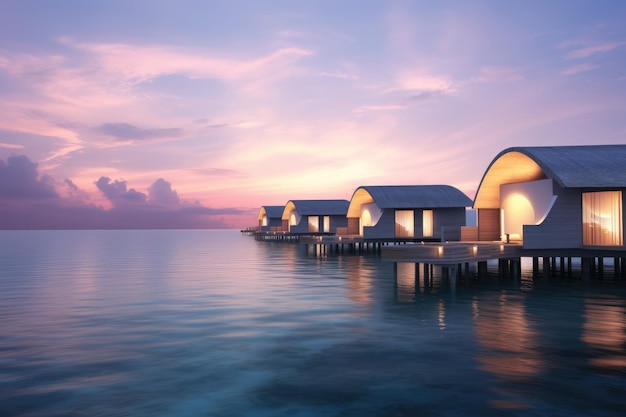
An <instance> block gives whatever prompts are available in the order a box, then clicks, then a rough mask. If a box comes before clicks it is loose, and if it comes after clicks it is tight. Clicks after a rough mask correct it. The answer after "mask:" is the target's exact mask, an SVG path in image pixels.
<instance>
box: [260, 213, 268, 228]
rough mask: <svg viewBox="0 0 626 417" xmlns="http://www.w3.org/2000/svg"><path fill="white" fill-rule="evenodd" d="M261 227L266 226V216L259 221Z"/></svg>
mask: <svg viewBox="0 0 626 417" xmlns="http://www.w3.org/2000/svg"><path fill="white" fill-rule="evenodd" d="M261 226H267V215H265V214H264V215H263V219H261Z"/></svg>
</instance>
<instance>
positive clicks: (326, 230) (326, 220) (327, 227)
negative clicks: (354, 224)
mask: <svg viewBox="0 0 626 417" xmlns="http://www.w3.org/2000/svg"><path fill="white" fill-rule="evenodd" d="M324 233H330V216H324Z"/></svg>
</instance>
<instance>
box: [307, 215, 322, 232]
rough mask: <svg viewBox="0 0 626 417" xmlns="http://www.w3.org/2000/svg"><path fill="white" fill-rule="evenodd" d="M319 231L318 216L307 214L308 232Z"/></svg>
mask: <svg viewBox="0 0 626 417" xmlns="http://www.w3.org/2000/svg"><path fill="white" fill-rule="evenodd" d="M319 231H320V217H319V216H309V232H310V233H317V232H319Z"/></svg>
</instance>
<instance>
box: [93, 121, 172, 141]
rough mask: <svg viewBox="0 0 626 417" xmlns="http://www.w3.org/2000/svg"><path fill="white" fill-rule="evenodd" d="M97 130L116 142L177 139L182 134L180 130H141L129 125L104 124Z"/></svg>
mask: <svg viewBox="0 0 626 417" xmlns="http://www.w3.org/2000/svg"><path fill="white" fill-rule="evenodd" d="M98 130H100V131H101V132H102V133H104V134H106V135H109V136H111V137H113V138H114V139H116V140H118V141H126V140H141V141H145V140H148V141H149V140H154V139H167V138H178V137H180V136H182V135H183V133H184V131H183V129H180V128H173V127H172V128H160V129H141V128H138V127H137V126H133V125H131V124H129V123H105V124H103V125H101V126H99V127H98Z"/></svg>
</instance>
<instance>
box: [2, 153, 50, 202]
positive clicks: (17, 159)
mask: <svg viewBox="0 0 626 417" xmlns="http://www.w3.org/2000/svg"><path fill="white" fill-rule="evenodd" d="M38 176H39V175H38V173H37V164H35V163H33V162H31V161H30V160H29V159H28V158H27V157H25V156H10V157H9V158H8V159H7V162H4V161H3V160H1V159H0V198H34V199H43V198H56V197H58V194H57V192H56V191H55V189H54V187H53V186H52V184H51V183H50V178H48V177H46V176H44V177H43V178H42V179H39V178H38Z"/></svg>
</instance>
